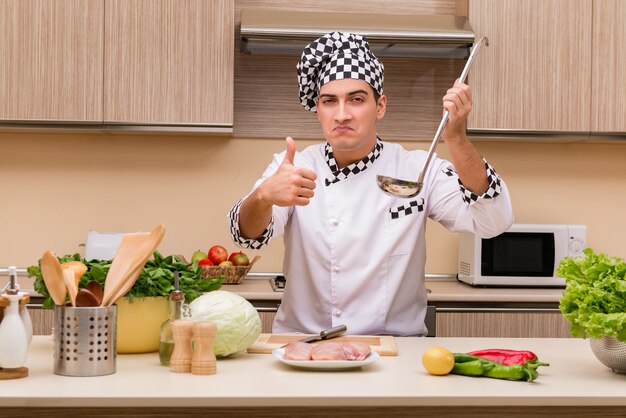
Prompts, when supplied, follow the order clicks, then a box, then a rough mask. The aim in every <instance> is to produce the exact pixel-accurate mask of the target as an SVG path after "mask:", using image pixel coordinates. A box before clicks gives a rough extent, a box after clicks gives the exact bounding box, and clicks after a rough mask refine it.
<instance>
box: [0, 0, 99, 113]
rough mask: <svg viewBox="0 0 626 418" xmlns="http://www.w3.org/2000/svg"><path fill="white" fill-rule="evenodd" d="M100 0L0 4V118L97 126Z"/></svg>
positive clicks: (9, 0)
mask: <svg viewBox="0 0 626 418" xmlns="http://www.w3.org/2000/svg"><path fill="white" fill-rule="evenodd" d="M103 13H104V0H89V1H85V0H1V1H0V57H2V58H1V59H0V120H2V121H10V122H27V121H28V122H30V121H42V122H65V121H67V122H76V121H80V122H101V121H102V40H103V32H102V29H103V16H104V14H103Z"/></svg>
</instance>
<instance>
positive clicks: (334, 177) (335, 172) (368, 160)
mask: <svg viewBox="0 0 626 418" xmlns="http://www.w3.org/2000/svg"><path fill="white" fill-rule="evenodd" d="M382 150H383V143H382V141H381V140H380V139H379V138H377V139H376V145H374V148H372V151H371V152H370V153H369V154H367V155H366V156H365V157H363V158H362V159H361V160H360V161H357V162H356V163H353V164H350V165H348V166H345V167H344V168H342V169H341V170H340V169H339V168H338V166H337V161H336V160H335V156H334V155H333V149H332V147H331V146H330V144H329V143H326V146H325V147H324V156H325V157H326V163H327V164H328V167H329V168H330V171H331V172H332V174H331V176H330V177H328V178H326V179H325V180H326V181H325V184H326V186H330V185H331V184H334V183H337V182H339V181H341V180H345V179H347V178H348V177H350V176H354V175H356V174H359V173H360V172H362V171H365V170H366V169H367V168H368V167H369V166H371V165H372V164H373V163H374V161H376V160H377V159H378V157H380V153H381V152H382Z"/></svg>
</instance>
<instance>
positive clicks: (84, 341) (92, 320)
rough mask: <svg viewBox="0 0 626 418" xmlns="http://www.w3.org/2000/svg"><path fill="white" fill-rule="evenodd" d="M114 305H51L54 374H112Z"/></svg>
mask: <svg viewBox="0 0 626 418" xmlns="http://www.w3.org/2000/svg"><path fill="white" fill-rule="evenodd" d="M116 354H117V306H116V305H113V306H110V307H95V308H82V307H81V308H72V307H71V306H55V307H54V373H55V374H59V375H63V376H102V375H107V374H112V373H115V360H116Z"/></svg>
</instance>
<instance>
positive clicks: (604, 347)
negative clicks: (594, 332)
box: [589, 337, 626, 373]
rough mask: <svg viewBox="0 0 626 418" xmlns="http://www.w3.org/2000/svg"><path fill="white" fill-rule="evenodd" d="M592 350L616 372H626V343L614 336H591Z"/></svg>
mask: <svg viewBox="0 0 626 418" xmlns="http://www.w3.org/2000/svg"><path fill="white" fill-rule="evenodd" d="M589 344H590V345H591V351H593V354H594V355H595V356H596V358H597V359H598V360H599V361H600V363H602V364H604V365H605V366H606V367H609V368H610V369H612V370H613V371H614V372H615V373H626V343H624V342H621V341H619V340H618V339H616V338H614V337H602V338H589Z"/></svg>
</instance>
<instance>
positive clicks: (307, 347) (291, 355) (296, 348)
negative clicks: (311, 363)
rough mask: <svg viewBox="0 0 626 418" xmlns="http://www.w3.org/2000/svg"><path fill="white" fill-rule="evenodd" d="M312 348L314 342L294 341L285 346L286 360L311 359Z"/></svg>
mask: <svg viewBox="0 0 626 418" xmlns="http://www.w3.org/2000/svg"><path fill="white" fill-rule="evenodd" d="M311 350H313V344H309V343H303V342H302V341H294V342H292V343H289V345H288V346H287V347H285V355H284V356H283V358H284V359H285V360H311Z"/></svg>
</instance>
